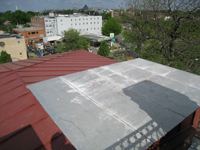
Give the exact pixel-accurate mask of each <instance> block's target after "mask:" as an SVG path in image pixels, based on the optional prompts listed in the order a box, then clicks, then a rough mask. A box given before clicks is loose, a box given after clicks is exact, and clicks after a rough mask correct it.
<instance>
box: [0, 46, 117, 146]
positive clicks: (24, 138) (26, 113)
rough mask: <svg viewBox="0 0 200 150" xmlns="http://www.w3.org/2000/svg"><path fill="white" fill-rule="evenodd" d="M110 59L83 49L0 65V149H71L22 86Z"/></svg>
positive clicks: (65, 138)
mask: <svg viewBox="0 0 200 150" xmlns="http://www.w3.org/2000/svg"><path fill="white" fill-rule="evenodd" d="M112 63H116V61H114V60H110V59H108V58H105V57H102V56H99V55H96V54H92V53H89V52H87V51H84V50H77V51H72V52H65V53H60V54H55V55H49V56H45V57H40V58H32V59H28V60H22V61H18V62H11V63H5V64H1V65H0V149H2V150H3V149H20V150H23V149H53V150H56V149H69V150H71V149H75V148H74V146H73V145H72V144H71V143H70V141H69V140H68V139H67V137H65V136H64V134H63V133H62V131H61V130H60V129H59V128H58V127H57V125H56V124H55V123H54V122H53V120H52V119H51V118H50V116H49V115H48V114H47V113H46V111H45V110H44V108H43V107H42V106H41V105H40V103H39V102H38V100H37V99H36V98H35V96H34V95H33V94H32V93H31V91H30V90H29V89H27V88H26V85H28V84H32V83H36V82H40V81H43V80H47V79H51V78H54V77H58V76H62V75H66V74H71V73H75V72H78V71H83V70H87V69H91V68H95V67H100V66H103V65H109V64H112Z"/></svg>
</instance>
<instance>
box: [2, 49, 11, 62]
mask: <svg viewBox="0 0 200 150" xmlns="http://www.w3.org/2000/svg"><path fill="white" fill-rule="evenodd" d="M7 62H12V59H11V57H10V55H9V54H8V53H7V52H6V51H1V54H0V63H1V64H3V63H7Z"/></svg>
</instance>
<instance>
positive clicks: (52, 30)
mask: <svg viewBox="0 0 200 150" xmlns="http://www.w3.org/2000/svg"><path fill="white" fill-rule="evenodd" d="M44 24H45V33H46V36H54V35H57V34H58V33H57V23H56V18H55V17H54V18H53V17H48V18H44Z"/></svg>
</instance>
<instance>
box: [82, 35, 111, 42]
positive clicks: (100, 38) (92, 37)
mask: <svg viewBox="0 0 200 150" xmlns="http://www.w3.org/2000/svg"><path fill="white" fill-rule="evenodd" d="M81 36H84V37H86V38H88V39H90V40H94V41H98V42H100V41H104V40H110V39H112V38H111V37H109V36H104V35H96V34H91V33H83V34H81Z"/></svg>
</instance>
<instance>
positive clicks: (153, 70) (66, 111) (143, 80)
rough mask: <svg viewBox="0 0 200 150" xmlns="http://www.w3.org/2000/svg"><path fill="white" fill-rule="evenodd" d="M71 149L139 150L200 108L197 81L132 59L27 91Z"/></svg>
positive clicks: (47, 81)
mask: <svg viewBox="0 0 200 150" xmlns="http://www.w3.org/2000/svg"><path fill="white" fill-rule="evenodd" d="M28 88H29V89H30V90H31V91H32V92H33V94H34V95H35V96H36V98H37V99H38V101H39V102H40V103H41V105H42V106H43V107H44V109H45V110H46V111H47V113H48V114H49V115H50V116H51V118H52V119H53V120H54V121H55V123H56V124H57V125H58V127H59V128H60V129H61V131H62V132H63V133H64V134H65V135H66V136H67V137H68V138H69V140H70V141H71V142H72V143H73V145H74V146H75V147H76V148H77V149H83V150H85V149H87V150H94V149H99V150H101V149H107V150H110V149H114V150H117V149H132V148H133V149H134V150H144V149H146V148H148V147H149V146H150V145H152V144H153V143H154V142H156V141H157V140H159V139H160V138H162V137H163V136H164V135H165V134H166V133H168V132H169V131H170V130H171V129H173V128H174V127H175V126H177V125H178V124H179V123H180V122H182V121H183V120H184V119H185V118H186V117H188V116H189V115H190V114H191V113H193V112H194V111H196V109H198V108H199V106H200V99H199V98H200V76H198V75H194V74H191V73H188V72H184V71H180V70H177V69H174V68H170V67H167V66H164V65H160V64H157V63H153V62H150V61H146V60H143V59H134V60H130V61H126V62H120V63H114V64H111V65H106V66H102V67H99V68H93V69H89V70H86V71H82V72H77V73H74V74H69V75H65V76H60V77H57V78H53V79H50V80H46V81H43V82H38V83H36V84H31V85H28Z"/></svg>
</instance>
